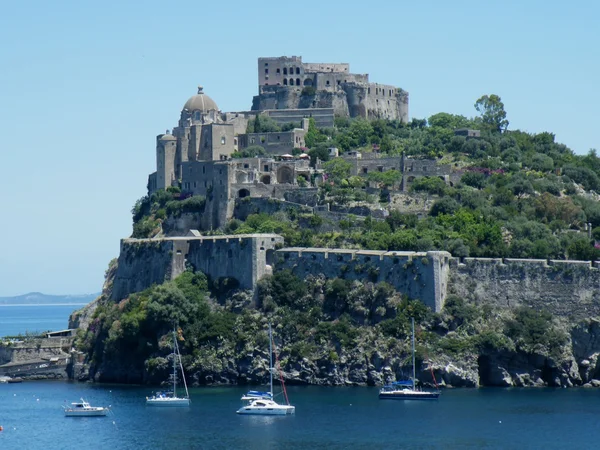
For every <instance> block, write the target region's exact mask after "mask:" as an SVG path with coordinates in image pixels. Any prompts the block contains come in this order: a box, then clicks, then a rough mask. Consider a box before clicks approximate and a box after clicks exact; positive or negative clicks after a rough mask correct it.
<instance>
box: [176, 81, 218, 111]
mask: <svg viewBox="0 0 600 450" xmlns="http://www.w3.org/2000/svg"><path fill="white" fill-rule="evenodd" d="M183 109H187V110H188V111H202V112H208V111H218V110H219V107H218V106H217V104H216V103H215V101H214V100H213V99H212V98H210V97H209V96H208V95H206V94H205V93H204V91H203V90H202V86H198V93H197V94H196V95H194V96H192V97H190V98H189V99H188V101H187V102H185V105H183Z"/></svg>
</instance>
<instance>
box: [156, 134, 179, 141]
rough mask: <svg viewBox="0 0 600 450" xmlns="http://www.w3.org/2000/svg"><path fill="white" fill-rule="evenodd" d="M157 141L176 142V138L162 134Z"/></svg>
mask: <svg viewBox="0 0 600 450" xmlns="http://www.w3.org/2000/svg"><path fill="white" fill-rule="evenodd" d="M158 140H159V141H176V140H177V138H176V137H175V136H173V135H172V134H163V135H162V136H161V137H160V138H159V139H158Z"/></svg>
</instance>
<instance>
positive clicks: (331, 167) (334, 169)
mask: <svg viewBox="0 0 600 450" xmlns="http://www.w3.org/2000/svg"><path fill="white" fill-rule="evenodd" d="M323 169H324V170H325V172H326V173H328V174H330V175H331V176H332V177H333V178H334V180H335V181H338V182H339V181H341V180H344V179H346V178H348V177H349V176H350V170H351V169H352V164H351V163H350V162H349V161H346V160H345V159H342V158H334V159H332V160H331V161H327V162H326V163H325V164H323Z"/></svg>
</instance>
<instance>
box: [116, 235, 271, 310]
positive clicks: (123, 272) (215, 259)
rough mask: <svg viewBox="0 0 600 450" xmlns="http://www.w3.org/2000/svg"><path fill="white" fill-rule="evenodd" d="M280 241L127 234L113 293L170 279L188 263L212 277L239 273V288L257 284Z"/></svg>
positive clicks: (129, 291)
mask: <svg viewBox="0 0 600 450" xmlns="http://www.w3.org/2000/svg"><path fill="white" fill-rule="evenodd" d="M282 244H283V238H282V237H281V236H279V235H277V234H240V235H229V236H184V237H168V238H160V239H123V240H121V252H120V254H119V261H118V267H117V273H116V275H115V281H114V284H113V295H112V298H113V300H121V299H123V298H126V297H127V296H128V295H130V294H132V293H134V292H140V291H143V290H144V289H147V288H149V287H150V286H152V285H153V284H161V283H163V282H164V281H168V280H172V279H174V278H175V277H177V276H178V275H180V274H181V273H183V271H185V269H186V266H187V265H188V264H189V265H191V266H192V267H193V268H194V270H200V271H202V272H204V273H205V274H206V275H208V276H209V277H212V278H214V279H218V278H224V277H228V278H235V279H236V280H237V281H238V282H239V285H240V288H242V289H253V288H254V287H255V286H256V282H257V281H258V280H259V279H260V278H262V277H263V276H264V275H266V274H268V273H271V270H270V264H269V263H270V258H271V255H272V251H273V250H274V249H275V248H276V247H277V246H279V245H282Z"/></svg>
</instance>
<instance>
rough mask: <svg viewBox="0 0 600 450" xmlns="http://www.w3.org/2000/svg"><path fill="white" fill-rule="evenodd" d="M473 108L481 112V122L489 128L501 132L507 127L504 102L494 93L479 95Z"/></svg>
mask: <svg viewBox="0 0 600 450" xmlns="http://www.w3.org/2000/svg"><path fill="white" fill-rule="evenodd" d="M475 109H476V110H477V112H478V113H480V114H481V122H482V123H483V124H484V125H486V126H487V127H489V128H490V130H492V131H497V132H502V131H506V129H507V128H508V123H509V122H508V120H507V119H506V111H504V103H502V100H501V99H500V97H499V96H497V95H496V94H492V95H484V96H482V97H480V98H479V99H478V100H477V101H476V102H475Z"/></svg>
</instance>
